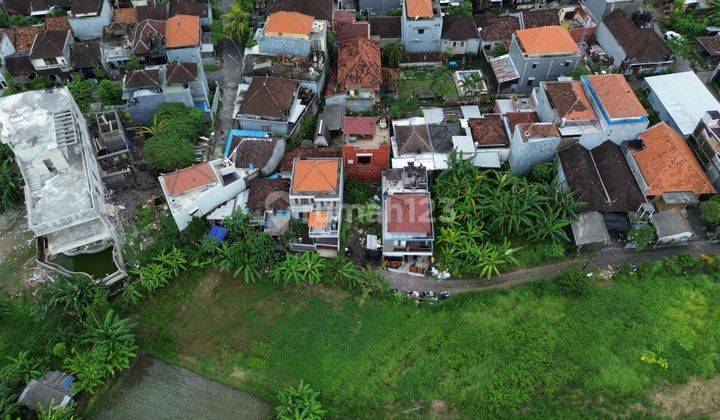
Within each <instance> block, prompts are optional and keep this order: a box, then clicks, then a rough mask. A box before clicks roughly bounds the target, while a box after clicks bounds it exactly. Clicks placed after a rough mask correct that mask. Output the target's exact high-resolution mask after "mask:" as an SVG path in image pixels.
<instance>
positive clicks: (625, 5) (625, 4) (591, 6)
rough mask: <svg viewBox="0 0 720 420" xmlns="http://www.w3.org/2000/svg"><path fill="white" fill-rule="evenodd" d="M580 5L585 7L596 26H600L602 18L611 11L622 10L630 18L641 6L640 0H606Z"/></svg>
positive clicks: (586, 1) (587, 0)
mask: <svg viewBox="0 0 720 420" xmlns="http://www.w3.org/2000/svg"><path fill="white" fill-rule="evenodd" d="M582 3H583V4H584V5H585V7H587V9H588V12H590V16H592V18H593V20H594V21H595V22H596V23H597V24H600V22H601V21H602V18H603V17H605V16H607V15H608V14H610V13H611V12H612V11H613V10H616V9H622V10H624V11H625V13H627V14H628V16H630V15H632V14H633V13H634V12H636V11H638V10H640V6H642V0H620V1H611V2H608V1H607V0H584V1H583V2H582Z"/></svg>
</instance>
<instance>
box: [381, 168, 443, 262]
mask: <svg viewBox="0 0 720 420" xmlns="http://www.w3.org/2000/svg"><path fill="white" fill-rule="evenodd" d="M428 187H429V183H428V174H427V170H426V169H425V168H424V167H423V166H416V165H408V166H406V167H404V168H393V169H387V170H385V171H383V175H382V253H383V260H384V261H385V266H386V267H388V268H391V269H401V268H403V266H405V267H407V268H406V269H407V270H409V271H411V272H416V273H423V272H424V271H425V270H427V269H429V268H430V264H431V259H432V255H433V245H434V242H435V233H434V229H433V217H432V200H431V197H430V190H429V189H428Z"/></svg>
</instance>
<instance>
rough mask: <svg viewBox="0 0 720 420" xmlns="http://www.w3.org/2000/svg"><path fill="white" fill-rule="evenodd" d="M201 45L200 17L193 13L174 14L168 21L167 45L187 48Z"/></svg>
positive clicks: (166, 31)
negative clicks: (192, 14)
mask: <svg viewBox="0 0 720 420" xmlns="http://www.w3.org/2000/svg"><path fill="white" fill-rule="evenodd" d="M198 45H200V18H199V17H198V16H191V15H177V16H173V17H171V18H170V19H168V21H167V27H166V30H165V46H166V47H167V48H185V47H194V46H198Z"/></svg>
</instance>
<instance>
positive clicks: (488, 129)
mask: <svg viewBox="0 0 720 420" xmlns="http://www.w3.org/2000/svg"><path fill="white" fill-rule="evenodd" d="M468 127H470V133H471V135H472V138H473V141H474V142H475V143H478V144H479V145H480V146H507V145H509V144H510V141H509V140H508V137H507V134H506V133H505V125H504V124H503V120H502V115H500V114H485V115H483V117H482V118H470V119H469V120H468Z"/></svg>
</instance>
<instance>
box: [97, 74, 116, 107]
mask: <svg viewBox="0 0 720 420" xmlns="http://www.w3.org/2000/svg"><path fill="white" fill-rule="evenodd" d="M98 98H100V101H101V102H102V104H103V105H105V106H109V105H120V104H121V103H122V86H120V84H119V83H115V82H113V81H112V80H107V79H105V80H102V81H101V82H100V84H99V85H98Z"/></svg>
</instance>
